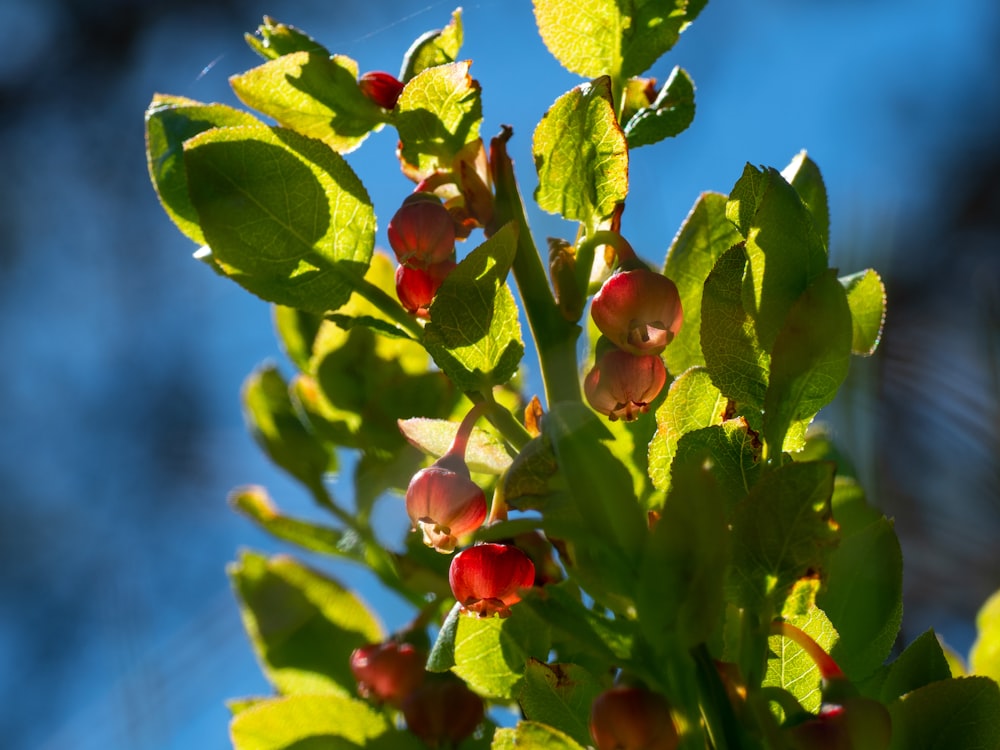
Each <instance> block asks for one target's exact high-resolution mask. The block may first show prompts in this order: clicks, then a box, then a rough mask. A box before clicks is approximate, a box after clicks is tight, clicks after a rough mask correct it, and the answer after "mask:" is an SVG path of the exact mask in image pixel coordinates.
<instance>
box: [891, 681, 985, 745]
mask: <svg viewBox="0 0 1000 750" xmlns="http://www.w3.org/2000/svg"><path fill="white" fill-rule="evenodd" d="M889 713H890V715H891V716H892V744H891V745H890V748H891V750H984V749H985V748H989V749H990V750H994V748H996V747H997V738H998V737H1000V689H998V687H997V683H995V682H994V681H993V680H991V679H989V678H987V677H961V678H958V679H950V680H941V681H939V682H932V683H931V684H930V685H925V686H924V687H922V688H919V689H917V690H914V691H913V692H911V693H908V694H907V695H905V696H903V697H902V698H901V699H900V700H898V701H895V702H894V703H892V704H890V705H889Z"/></svg>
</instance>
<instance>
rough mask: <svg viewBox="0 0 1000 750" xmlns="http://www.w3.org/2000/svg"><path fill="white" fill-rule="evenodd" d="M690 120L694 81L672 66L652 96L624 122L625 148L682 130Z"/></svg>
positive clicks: (692, 107) (647, 143)
mask: <svg viewBox="0 0 1000 750" xmlns="http://www.w3.org/2000/svg"><path fill="white" fill-rule="evenodd" d="M693 120H694V83H693V82H692V81H691V77H690V76H689V75H688V74H687V71H685V70H684V69H683V68H680V67H678V66H675V67H674V69H673V70H672V71H671V72H670V76H669V77H668V78H667V82H666V83H665V84H663V88H662V89H661V90H660V93H659V95H658V96H657V97H656V99H655V100H654V101H653V102H652V104H650V105H649V107H646V108H644V109H640V110H639V111H638V112H636V113H635V114H634V115H633V116H632V117H631V119H629V121H628V122H627V123H626V124H625V137H626V138H627V139H628V145H629V148H639V146H648V145H650V144H653V143H659V142H660V141H662V140H663V139H664V138H673V137H674V136H675V135H678V134H679V133H682V132H684V131H685V130H686V129H687V128H688V126H689V125H690V124H691V122H692V121H693Z"/></svg>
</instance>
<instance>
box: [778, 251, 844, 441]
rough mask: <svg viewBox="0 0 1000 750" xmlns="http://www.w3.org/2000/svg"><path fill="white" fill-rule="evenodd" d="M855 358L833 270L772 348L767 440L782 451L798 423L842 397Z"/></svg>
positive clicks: (796, 309)
mask: <svg viewBox="0 0 1000 750" xmlns="http://www.w3.org/2000/svg"><path fill="white" fill-rule="evenodd" d="M850 358H851V310H850V308H849V307H848V305H847V296H846V294H845V293H844V288H843V287H842V286H841V285H840V283H839V282H838V281H837V277H836V272H835V271H834V270H833V269H830V270H829V271H828V272H827V273H825V274H823V275H822V276H820V277H819V278H818V279H816V281H814V282H813V283H812V284H811V285H810V286H809V288H808V289H806V291H805V292H804V293H803V294H802V296H801V297H800V298H799V299H798V300H796V302H795V304H794V305H792V308H791V309H790V310H789V312H788V317H787V318H786V320H785V322H784V324H783V325H782V327H781V331H780V332H779V333H778V336H777V338H776V339H775V342H774V348H773V349H772V350H771V374H770V382H769V383H768V386H767V393H766V394H765V396H764V441H765V442H766V443H767V444H768V445H769V446H770V447H771V448H772V450H780V448H779V446H781V445H782V444H783V443H784V442H785V434H786V433H787V432H788V428H789V426H790V425H791V423H792V422H797V421H800V420H803V419H809V418H811V417H812V416H814V415H815V414H816V413H817V412H818V411H819V410H820V409H822V408H823V407H824V406H826V405H827V404H828V403H830V402H831V401H832V400H833V397H834V396H835V395H837V390H838V389H839V388H840V385H841V383H843V382H844V378H846V377H847V370H848V367H849V365H850Z"/></svg>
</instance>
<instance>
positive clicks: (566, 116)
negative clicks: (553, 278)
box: [532, 77, 628, 225]
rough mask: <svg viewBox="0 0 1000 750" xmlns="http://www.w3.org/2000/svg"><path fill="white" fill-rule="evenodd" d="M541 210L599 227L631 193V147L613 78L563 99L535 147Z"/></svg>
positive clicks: (537, 135)
mask: <svg viewBox="0 0 1000 750" xmlns="http://www.w3.org/2000/svg"><path fill="white" fill-rule="evenodd" d="M532 153H533V155H534V159H535V169H536V170H537V172H538V187H537V188H536V189H535V201H536V202H537V203H538V205H539V207H540V208H541V209H542V210H544V211H548V212H550V213H555V214H559V215H560V216H562V217H563V218H564V219H570V220H576V221H580V222H583V223H585V224H588V225H591V224H596V223H597V222H599V221H600V220H602V219H605V218H607V217H609V216H610V215H611V213H612V212H613V211H614V209H615V206H616V205H618V204H619V203H622V202H623V201H624V200H625V196H626V195H627V194H628V146H627V145H626V143H625V134H624V133H623V132H622V130H621V128H620V127H619V126H618V119H617V117H616V116H615V111H614V107H613V106H612V103H611V81H610V80H609V79H608V78H607V77H602V78H598V79H596V80H595V81H593V82H592V83H583V84H580V85H579V86H577V87H576V88H574V89H572V90H571V91H568V92H567V93H565V94H563V95H562V96H560V97H559V98H558V99H557V100H556V102H555V103H554V104H553V105H552V107H551V108H549V111H548V112H546V113H545V116H544V117H542V120H541V122H539V123H538V127H537V128H535V136H534V140H533V142H532Z"/></svg>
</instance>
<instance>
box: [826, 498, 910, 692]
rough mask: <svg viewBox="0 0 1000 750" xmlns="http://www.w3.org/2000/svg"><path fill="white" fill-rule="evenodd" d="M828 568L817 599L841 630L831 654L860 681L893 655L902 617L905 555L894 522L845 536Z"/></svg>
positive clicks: (881, 519) (877, 522) (883, 519)
mask: <svg viewBox="0 0 1000 750" xmlns="http://www.w3.org/2000/svg"><path fill="white" fill-rule="evenodd" d="M826 571H827V582H826V586H825V587H824V589H823V591H821V592H820V594H819V596H818V597H817V600H816V603H817V604H818V605H819V606H820V607H822V608H823V610H824V611H825V612H826V613H827V615H828V616H829V617H830V620H831V621H832V622H833V624H834V626H835V627H836V628H837V632H838V633H840V642H839V643H838V644H837V648H836V649H835V650H834V652H833V654H832V656H833V658H834V659H835V660H837V663H838V664H840V667H841V668H842V669H843V670H844V672H846V673H847V675H848V677H851V678H853V679H859V680H860V679H863V678H864V677H867V676H868V675H869V674H870V673H871V672H873V671H874V670H875V669H876V668H877V667H878V666H879V665H880V664H881V663H882V662H883V661H884V660H885V658H886V657H887V656H888V655H889V652H890V650H891V649H892V644H893V643H894V641H895V640H896V634H897V633H898V632H899V625H900V622H901V620H902V615H903V558H902V552H901V551H900V547H899V540H898V539H897V538H896V532H895V531H894V530H893V527H892V523H891V522H890V521H888V520H887V519H885V518H884V517H882V518H880V519H879V520H878V521H876V522H875V523H872V524H870V525H868V526H866V527H865V528H863V529H861V530H860V531H857V532H855V533H853V534H845V535H844V536H843V538H842V539H841V540H840V544H839V545H838V546H837V549H836V550H834V552H833V554H832V555H831V556H830V559H829V562H828V563H827V567H826Z"/></svg>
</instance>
